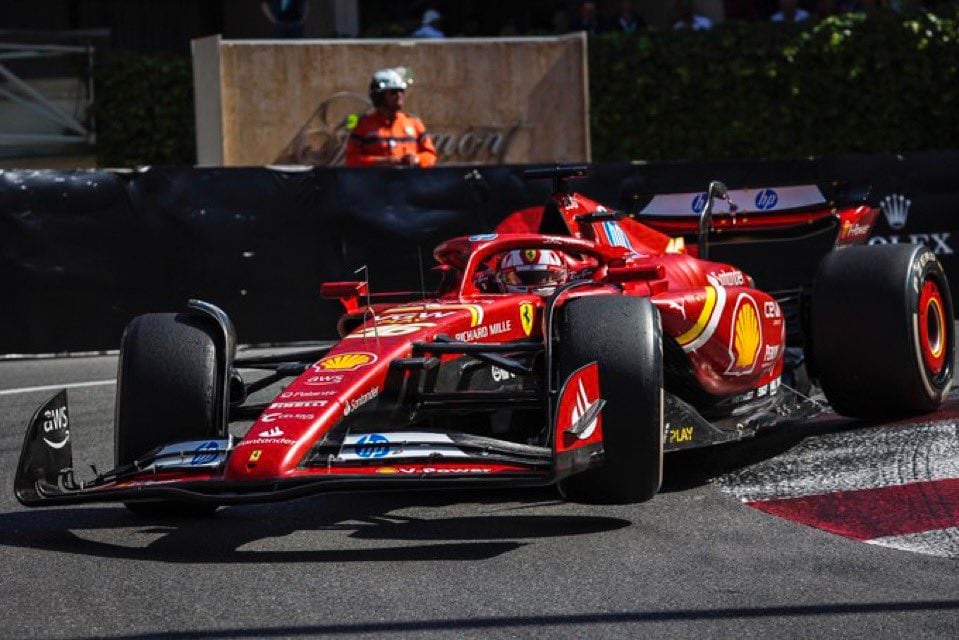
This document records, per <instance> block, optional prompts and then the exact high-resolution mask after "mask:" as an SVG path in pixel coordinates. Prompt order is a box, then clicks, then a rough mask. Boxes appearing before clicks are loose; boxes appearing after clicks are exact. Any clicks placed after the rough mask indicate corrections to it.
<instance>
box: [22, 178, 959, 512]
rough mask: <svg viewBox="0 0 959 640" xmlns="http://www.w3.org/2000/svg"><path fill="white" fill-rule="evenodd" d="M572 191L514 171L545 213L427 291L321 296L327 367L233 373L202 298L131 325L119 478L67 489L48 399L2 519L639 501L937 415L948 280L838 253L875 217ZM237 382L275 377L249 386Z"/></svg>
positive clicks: (442, 252) (928, 260)
mask: <svg viewBox="0 0 959 640" xmlns="http://www.w3.org/2000/svg"><path fill="white" fill-rule="evenodd" d="M583 171H584V168H582V167H572V168H570V167H557V168H555V169H545V170H532V171H530V172H528V173H529V174H530V175H531V177H533V178H549V179H552V180H553V183H554V187H553V194H552V195H551V196H550V197H549V199H548V201H547V203H546V205H545V207H542V208H537V209H535V210H523V211H519V212H516V214H514V215H512V216H510V217H509V218H507V219H506V220H505V221H504V222H503V223H502V224H501V225H500V226H499V227H498V229H497V232H496V233H489V234H482V235H474V236H470V237H459V238H454V239H451V240H449V241H447V242H444V243H442V244H441V245H440V246H439V247H437V248H436V250H435V251H434V257H435V258H436V260H437V262H438V263H439V266H438V267H437V268H438V269H439V271H440V272H441V273H442V276H443V278H442V281H441V283H440V285H439V287H438V290H436V291H434V292H431V293H429V294H422V295H412V294H410V293H408V292H407V293H395V294H389V293H379V294H374V293H372V292H370V290H369V287H368V282H360V281H357V282H352V281H351V282H328V283H325V284H323V286H322V295H324V296H325V297H327V298H332V299H339V300H340V301H341V302H342V305H343V307H344V310H345V312H344V314H343V315H342V317H341V318H340V320H339V322H338V326H337V329H338V332H339V335H340V336H341V339H340V340H339V341H338V342H336V343H335V344H331V345H329V346H325V347H324V348H322V349H311V350H308V351H301V352H298V353H292V354H291V353H287V354H284V355H280V356H268V357H249V358H245V359H239V358H237V357H236V348H235V344H236V338H235V334H234V330H233V327H232V325H231V322H230V320H229V318H228V317H227V316H226V314H225V313H223V312H222V311H221V310H220V309H218V308H217V307H215V306H214V305H212V304H209V303H205V302H201V301H191V302H190V303H189V305H188V308H187V309H186V310H185V311H183V312H180V313H164V314H148V315H143V316H139V317H137V318H135V319H134V320H133V321H132V322H131V323H130V324H129V326H128V327H127V329H126V331H125V333H124V335H123V339H122V344H121V349H120V356H119V366H118V368H119V370H118V384H117V399H116V423H115V439H116V442H115V445H116V453H115V457H116V459H115V468H113V469H112V470H111V471H107V472H105V473H97V472H96V470H94V473H95V476H94V477H92V478H90V479H88V480H85V481H79V480H78V479H76V477H75V474H74V468H73V467H74V464H73V459H72V453H71V431H72V429H71V424H70V418H69V411H68V408H67V395H66V391H61V392H60V393H58V394H56V395H55V396H54V397H53V398H51V399H50V400H49V401H47V402H46V403H44V404H43V405H42V406H41V407H40V408H39V409H38V411H37V412H36V414H35V415H34V417H33V419H32V420H31V422H30V424H29V427H28V429H27V432H26V436H25V439H24V444H23V450H22V452H21V457H20V462H19V466H18V469H17V473H16V479H15V490H16V495H17V498H18V499H19V500H20V502H21V503H23V504H24V505H27V506H44V505H59V504H66V503H77V502H88V501H119V502H123V503H125V504H126V505H127V506H128V507H129V508H131V509H132V510H134V511H137V512H145V513H153V514H156V513H171V512H175V513H191V514H195V513H203V512H208V511H212V510H213V509H215V508H216V507H217V506H219V505H228V504H238V503H250V502H262V501H272V500H282V499H287V498H295V497H300V496H306V495H311V494H316V493H321V492H328V491H359V490H407V489H414V488H415V489H424V488H460V487H502V486H517V487H518V486H536V485H551V484H558V485H559V487H560V490H561V491H562V493H563V495H565V496H566V497H567V498H569V499H572V500H577V501H585V502H595V503H634V502H641V501H645V500H649V499H650V498H652V497H653V496H654V495H655V494H656V492H657V491H658V489H659V487H660V483H661V477H662V468H663V454H664V452H670V451H678V450H682V449H689V448H694V447H702V446H706V445H712V444H717V443H724V442H729V441H733V440H737V439H741V438H744V437H747V436H750V435H753V434H755V433H756V432H757V431H759V430H761V429H766V428H770V427H773V426H775V425H780V424H783V423H786V422H788V421H795V420H798V419H802V418H805V417H808V416H810V415H813V414H814V413H816V412H819V411H822V410H824V408H825V406H826V405H825V402H826V401H828V403H829V404H830V405H832V407H833V409H834V410H835V411H837V412H838V413H840V414H843V415H846V416H854V417H873V416H896V415H905V414H915V413H921V412H928V411H931V410H933V409H935V408H936V407H937V406H938V405H939V404H940V402H941V401H942V398H943V395H944V393H945V392H946V391H947V390H948V389H949V387H950V384H951V381H952V376H953V359H954V355H955V349H956V344H955V335H954V332H953V324H952V318H953V307H952V301H951V298H950V293H949V286H948V283H947V282H946V277H945V274H944V273H943V269H942V266H941V265H940V264H939V262H938V260H937V259H936V257H935V256H934V255H933V253H932V252H931V251H929V250H928V249H926V248H925V247H922V246H913V245H899V246H896V245H888V246H850V245H861V244H862V243H863V242H864V241H865V239H866V238H867V237H868V235H869V230H870V228H871V226H872V224H873V222H874V220H875V217H876V213H877V212H876V210H874V209H871V208H870V207H869V206H866V205H864V204H861V203H859V204H856V203H852V204H848V203H847V204H839V203H838V202H835V201H827V200H826V199H825V198H824V199H823V202H822V203H819V204H816V205H815V206H811V207H804V206H798V207H794V208H792V209H785V210H778V211H775V212H772V213H767V214H764V213H763V212H762V211H760V210H759V209H757V210H755V211H751V212H746V211H737V210H736V208H735V206H733V203H731V202H730V197H729V196H730V193H729V192H728V191H727V189H726V188H725V187H724V186H723V185H722V184H721V183H718V182H714V183H712V184H711V185H710V188H709V191H708V192H706V193H705V194H698V195H697V196H696V202H697V204H696V208H697V210H698V214H696V215H691V216H686V217H683V216H675V215H671V214H669V215H666V214H664V215H660V216H657V215H656V214H655V211H649V210H648V209H649V207H647V210H646V211H644V212H643V213H642V215H640V216H638V217H639V218H641V219H642V220H644V222H642V223H641V222H639V221H637V220H636V219H635V217H630V216H626V215H624V214H623V213H620V212H616V211H611V210H608V209H606V208H605V207H603V206H602V205H600V204H599V203H597V202H594V201H592V200H590V199H588V198H586V197H583V196H581V195H578V194H575V193H572V192H571V191H570V190H569V188H568V186H569V185H568V182H569V180H570V179H571V178H574V177H576V176H580V175H583ZM786 189H788V188H782V191H783V192H785V190H786ZM766 191H769V190H768V189H767V190H766ZM817 193H819V192H817ZM757 198H758V196H757ZM757 202H758V200H757ZM720 209H722V210H720ZM760 209H761V207H760ZM667 213H668V212H667ZM687 241H688V242H687ZM737 256H738V257H739V258H740V259H741V262H735V263H733V262H732V261H731V260H730V261H727V260H726V259H727V258H736V257H737ZM756 256H760V258H762V259H757V258H756ZM747 263H748V264H752V265H753V267H755V271H756V272H755V273H751V272H747V271H746V270H744V269H743V267H742V264H747ZM734 264H738V265H739V266H734ZM770 265H772V267H770ZM789 271H792V274H791V275H788V274H787V275H783V274H784V272H789ZM754 278H755V279H754ZM757 280H758V282H757ZM253 369H260V370H266V371H267V372H268V373H266V374H265V377H260V378H258V379H256V380H252V381H249V380H244V378H243V377H242V375H241V372H246V373H243V375H246V376H248V377H249V376H250V374H249V373H248V372H249V371H250V370H253ZM285 380H289V383H288V384H286V386H282V387H281V390H280V391H278V392H277V393H276V394H275V397H273V398H272V400H271V401H269V402H265V403H263V402H260V403H254V402H251V401H250V400H248V398H249V397H250V396H252V395H254V394H255V393H256V392H262V391H263V390H265V389H269V388H270V387H271V385H277V383H280V382H281V381H285ZM250 420H252V421H253V422H252V426H250V427H249V428H248V429H247V431H246V434H245V435H244V436H242V437H237V436H236V435H234V434H232V433H231V430H230V425H231V423H236V422H240V421H250Z"/></svg>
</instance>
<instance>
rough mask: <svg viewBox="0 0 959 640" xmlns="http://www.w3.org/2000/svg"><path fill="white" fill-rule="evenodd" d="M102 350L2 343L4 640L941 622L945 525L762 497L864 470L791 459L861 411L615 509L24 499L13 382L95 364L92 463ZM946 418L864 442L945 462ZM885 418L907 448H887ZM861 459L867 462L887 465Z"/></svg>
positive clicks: (507, 634) (547, 633) (84, 447)
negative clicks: (866, 522) (804, 512)
mask: <svg viewBox="0 0 959 640" xmlns="http://www.w3.org/2000/svg"><path fill="white" fill-rule="evenodd" d="M115 366H116V358H115V357H113V356H99V357H89V358H70V359H60V360H30V361H6V362H0V485H2V487H3V490H2V492H0V614H2V615H0V637H3V638H33V637H39V638H145V637H161V638H175V639H180V638H183V639H186V638H233V637H258V638H281V637H282V638H287V637H289V638H301V637H315V636H329V637H377V638H382V637H387V636H390V637H402V638H406V637H423V636H429V637H447V638H464V637H481V638H516V637H521V638H555V637H618V638H635V637H647V636H658V637H684V638H685V637H697V638H731V637H732V638H763V639H766V638H770V637H775V638H791V637H793V638H810V637H828V638H898V637H908V638H951V639H954V638H957V637H959V559H956V558H955V557H949V556H950V555H951V554H952V553H954V551H955V548H956V547H955V546H953V543H954V542H955V541H956V540H957V539H959V535H956V534H955V533H953V532H952V531H953V530H951V529H950V528H949V527H948V526H945V527H942V526H940V527H939V528H942V529H943V532H944V533H943V534H942V535H944V536H945V538H944V540H942V539H940V540H939V541H938V542H937V543H935V544H932V545H931V546H930V545H927V546H926V548H925V553H915V552H909V551H903V550H900V549H895V548H890V547H887V546H882V544H881V542H882V541H881V540H880V541H879V542H878V543H877V544H864V543H863V540H865V539H867V538H869V536H868V535H867V536H863V535H859V536H849V533H848V532H846V533H845V534H844V536H845V537H844V536H840V535H836V534H834V533H830V532H827V531H824V530H822V529H821V528H814V527H811V526H805V525H803V524H797V522H794V521H791V520H788V519H784V518H782V517H777V516H776V515H770V513H771V512H772V511H775V510H774V509H767V510H763V509H762V508H761V507H763V506H765V507H768V506H769V505H768V504H765V503H766V501H769V500H772V501H774V502H776V503H777V504H779V503H784V504H790V505H792V504H794V502H790V500H793V499H795V498H797V497H798V496H800V495H807V494H809V493H810V492H811V493H816V491H815V490H814V489H815V488H816V487H817V486H819V485H818V484H817V483H819V482H822V483H824V484H823V485H822V486H823V487H826V488H825V489H824V490H825V491H831V490H834V489H835V488H836V487H837V486H839V487H847V488H849V489H850V490H851V491H853V492H854V493H855V492H857V491H861V490H866V491H868V490H871V489H869V488H868V487H867V488H865V489H864V485H863V483H864V482H866V481H865V480H863V478H865V477H867V476H869V474H868V473H867V472H865V471H862V472H860V473H854V472H851V471H848V469H847V466H848V464H849V461H850V457H849V456H848V455H847V456H843V455H839V454H835V453H834V454H832V457H830V456H829V455H827V456H825V457H821V458H818V459H817V460H819V462H817V463H816V464H815V465H811V466H810V465H806V466H805V467H803V466H802V465H798V467H797V461H801V460H803V459H805V458H806V457H807V456H810V455H812V453H810V452H814V451H816V450H821V449H823V448H826V449H829V451H835V448H830V447H828V446H827V445H828V444H829V443H830V442H835V443H838V444H840V445H843V446H848V445H849V443H850V442H855V441H856V440H857V436H859V435H860V434H865V433H869V430H870V428H871V427H870V426H869V425H863V424H859V423H853V422H850V421H845V420H840V419H837V418H834V417H833V418H829V417H826V418H820V419H818V420H813V421H810V422H807V423H804V424H801V425H796V426H794V427H792V428H790V429H788V430H780V431H777V432H774V433H771V434H767V435H765V436H762V437H760V438H757V439H755V440H752V441H747V442H744V443H740V444H736V445H731V446H726V447H722V448H719V449H714V450H707V451H703V452H692V453H687V454H682V455H675V456H673V457H671V458H668V459H667V472H666V483H665V486H664V489H663V492H662V493H661V494H660V495H659V496H657V497H656V498H655V499H654V500H653V501H651V502H649V503H646V504H643V505H637V506H627V507H623V506H612V507H605V506H604V507H595V506H583V505H576V504H569V503H564V502H561V501H559V500H558V499H557V498H556V496H555V495H554V494H553V493H552V492H551V491H547V490H541V491H523V492H510V491H497V492H495V493H488V492H487V493H476V492H459V493H455V494H452V493H441V494H426V493H406V494H391V495H361V496H355V495H354V496H345V495H328V496H318V497H313V498H308V499H303V500H299V501H295V502H289V503H281V504H272V505H266V506H242V507H232V508H229V509H221V510H220V511H219V512H218V513H217V515H216V516H214V517H212V518H207V519H201V520H149V519H146V520H145V519H142V518H139V517H136V516H134V515H132V514H129V513H128V512H127V511H126V510H125V509H123V508H122V507H119V506H112V505H103V506H100V505H90V506H79V507H60V508H54V509H26V508H24V507H21V506H20V505H19V504H18V503H17V502H16V500H15V499H14V497H13V491H12V485H13V475H14V470H15V467H16V462H17V456H18V454H19V449H20V445H21V441H22V437H23V432H24V429H25V428H26V423H27V421H28V420H29V418H30V416H31V414H32V412H33V410H34V409H35V408H36V407H37V405H39V404H40V403H41V402H42V401H43V400H44V399H46V398H47V397H48V396H50V395H52V394H53V390H29V388H31V387H36V386H44V385H62V384H68V383H78V382H86V383H89V382H93V383H99V384H88V385H86V386H79V387H74V388H71V389H70V407H71V434H72V437H73V448H74V457H75V463H76V466H77V468H78V469H80V470H81V471H82V469H84V468H86V466H87V465H88V464H97V465H98V466H99V467H100V468H101V469H102V468H104V467H107V466H109V464H110V462H111V461H112V420H113V394H114V387H113V385H112V383H110V382H101V381H110V380H111V379H112V378H113V377H114V375H115ZM25 388H26V389H28V390H24V389H25ZM955 415H959V401H954V402H952V403H950V404H949V405H947V410H946V411H945V412H943V413H942V414H940V415H938V416H933V417H932V418H931V419H927V420H925V421H924V422H922V423H921V424H915V425H910V424H907V425H898V428H899V431H897V432H896V435H889V436H888V437H887V436H885V435H884V436H882V437H875V438H872V439H871V440H870V447H879V448H880V449H882V447H884V446H887V445H884V444H883V443H887V444H888V442H891V443H893V444H888V446H889V447H891V449H890V450H889V452H887V453H888V455H893V456H895V455H896V452H897V451H907V452H909V455H910V456H911V457H912V459H913V461H915V460H919V459H922V460H923V461H924V462H923V463H924V464H925V467H923V465H920V464H918V463H915V462H914V463H912V464H911V465H910V464H899V466H895V465H894V466H895V468H894V470H893V472H891V473H892V474H893V480H899V481H901V482H899V484H902V483H903V482H906V483H908V482H910V481H911V480H914V479H915V477H918V476H917V475H916V474H919V476H921V475H922V473H925V471H923V468H926V469H931V471H929V473H931V474H932V475H936V474H939V475H942V474H943V473H944V472H942V468H943V464H945V465H947V466H948V464H949V462H948V460H949V456H950V455H953V454H952V453H951V452H952V451H953V450H952V449H949V447H950V446H951V444H950V443H951V440H950V433H952V434H953V435H956V434H959V431H956V429H957V427H956V423H957V422H959V419H956V418H955V417H954V416H955ZM949 425H952V428H953V431H952V432H950V431H949ZM894 427H896V425H893V426H892V427H879V429H886V430H887V431H885V432H882V433H892V432H891V431H888V430H889V429H892V428H894ZM876 433H880V432H879V431H876ZM903 433H906V434H911V435H914V437H909V436H907V437H906V438H905V440H908V441H909V442H911V443H918V444H913V445H910V446H909V447H905V448H904V447H903V440H904V438H903V437H902V434H903ZM930 434H932V435H930ZM929 437H931V438H932V440H930V443H931V444H930V445H929V447H928V448H927V449H928V450H927V451H926V453H924V454H923V455H922V456H920V455H918V454H917V453H916V452H917V451H920V450H924V449H923V447H924V446H925V445H923V444H922V442H923V439H924V438H929ZM887 441H888V442H887ZM943 443H945V444H943ZM943 447H945V449H943ZM929 451H931V452H932V453H928V452H929ZM936 452H938V453H936ZM935 455H939V456H940V457H939V458H937V459H936V460H937V461H935V462H934V463H929V460H930V459H931V458H930V456H932V457H935ZM870 456H872V457H870ZM923 456H925V457H923ZM943 456H945V457H943ZM887 457H888V456H887ZM865 459H866V466H865V467H863V468H864V469H865V468H869V467H872V466H876V465H880V466H881V465H882V464H884V463H883V462H882V461H881V460H882V456H881V455H880V456H879V457H878V458H877V457H876V454H875V453H871V454H869V455H867V456H866V458H865ZM877 460H879V462H877ZM886 462H887V463H888V460H887V461H886ZM797 468H802V469H803V470H802V471H801V472H798V471H797ZM810 469H811V470H810ZM844 469H846V471H844ZM909 474H912V475H909ZM874 475H875V474H874ZM879 475H880V479H882V477H884V476H882V474H879ZM946 475H948V473H946ZM923 477H924V476H923ZM764 478H765V479H764ZM937 478H938V476H937ZM940 479H941V478H940ZM885 480H886V481H888V480H889V478H885ZM846 481H848V483H847V484H843V483H844V482H846ZM930 481H933V482H936V481H938V480H937V479H936V478H930ZM830 483H831V484H830ZM874 484H875V483H874ZM886 484H892V485H896V484H897V483H896V482H891V483H890V482H886ZM810 486H811V487H812V488H813V490H812V491H810V490H809V487H810ZM870 486H873V485H870ZM908 486H912V485H908ZM893 490H894V491H896V490H895V489H893ZM855 495H856V496H860V494H859V493H855ZM867 497H868V494H867ZM744 500H745V501H746V502H743V501H744ZM784 501H785V502H784ZM883 504H886V503H883ZM910 504H912V503H910ZM750 505H752V506H756V507H757V508H751V507H750ZM757 505H758V506H757ZM900 506H901V505H900ZM941 506H942V505H940V507H941ZM907 507H908V505H907ZM950 508H951V509H952V511H951V514H952V516H953V517H955V516H956V512H955V509H956V506H955V503H952V504H951V507H950V506H949V505H948V504H947V505H946V506H945V509H946V515H947V516H948V515H949V513H950V512H949V511H948V509H950ZM907 510H908V509H907ZM834 511H835V509H834ZM927 511H928V509H927ZM940 511H941V509H940ZM838 513H839V514H840V516H841V514H842V513H846V511H844V509H842V508H840V509H839V511H838ZM780 515H782V514H780ZM787 515H788V514H787ZM794 515H795V514H794ZM820 515H821V514H820ZM927 515H928V514H927ZM940 515H941V513H940ZM900 516H902V514H900ZM833 517H834V518H835V517H838V516H837V515H836V513H833ZM902 517H907V518H908V517H909V514H908V513H907V514H906V515H905V516H902ZM793 519H794V520H795V519H796V518H793ZM820 519H821V518H820ZM840 519H841V518H840ZM799 520H800V521H802V518H799ZM946 520H948V517H947V518H946ZM937 522H938V525H943V524H945V525H948V524H949V523H948V522H945V523H943V522H941V521H937ZM807 524H815V525H816V526H822V522H807ZM933 524H935V523H933ZM873 533H876V532H873ZM880 533H881V532H880ZM906 535H907V536H908V535H910V534H906ZM897 539H905V538H902V536H899V537H898V538H897ZM910 539H911V538H910ZM936 544H938V545H939V546H936ZM900 546H902V545H900ZM907 546H908V545H907ZM931 553H939V555H931Z"/></svg>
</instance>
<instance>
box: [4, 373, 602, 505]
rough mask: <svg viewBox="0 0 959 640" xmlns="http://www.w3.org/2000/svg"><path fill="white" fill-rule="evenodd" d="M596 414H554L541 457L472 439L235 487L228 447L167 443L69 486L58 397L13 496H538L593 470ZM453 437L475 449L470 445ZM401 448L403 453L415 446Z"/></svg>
mask: <svg viewBox="0 0 959 640" xmlns="http://www.w3.org/2000/svg"><path fill="white" fill-rule="evenodd" d="M584 376H589V377H591V378H592V379H594V380H597V379H598V374H597V366H596V363H591V364H589V365H586V366H585V367H583V368H582V369H580V370H579V371H577V372H575V373H574V374H573V375H571V376H570V377H569V379H568V380H567V381H566V384H565V385H564V386H563V389H562V391H561V392H560V396H559V399H560V401H559V402H558V404H557V406H560V407H562V406H564V405H565V404H570V403H571V402H574V401H575V396H576V389H577V388H578V386H577V384H574V383H579V381H580V379H581V378H582V377H584ZM567 396H569V398H567ZM602 405H603V402H602V400H599V401H598V402H596V403H594V406H593V408H592V410H591V411H588V412H586V414H584V415H580V416H578V418H574V419H572V420H570V419H569V416H567V418H566V420H564V419H563V418H562V415H563V413H562V412H561V411H556V415H555V416H553V419H552V421H551V437H550V440H551V445H550V446H549V447H533V446H528V445H517V444H516V443H512V442H508V441H500V440H494V439H491V438H479V439H480V440H482V441H483V446H481V447H476V446H474V447H471V448H469V449H467V453H466V455H463V456H458V457H456V458H455V459H446V460H444V459H442V458H440V459H437V458H435V456H429V455H428V454H426V455H425V456H424V458H422V459H416V458H412V459H410V458H402V459H401V460H399V461H393V460H390V459H386V460H385V461H383V462H369V461H368V462H364V463H362V464H356V463H355V462H350V463H342V464H331V465H329V466H323V467H319V468H317V467H300V468H298V469H297V470H296V472H295V473H293V474H291V475H289V476H285V477H277V478H270V479H267V480H257V481H235V480H229V479H225V478H224V477H223V475H222V472H223V469H224V467H225V463H226V460H227V459H228V457H229V456H231V455H234V454H235V453H236V451H237V450H236V449H235V448H234V440H233V438H230V439H224V440H212V439H211V440H197V441H190V442H181V443H171V444H169V445H166V446H163V447H160V448H158V449H157V450H155V451H153V452H151V453H150V454H148V455H146V456H144V457H143V458H142V459H140V460H137V461H136V462H134V463H132V464H130V465H125V466H122V467H118V468H116V469H113V470H111V471H108V472H106V473H102V474H101V473H96V469H95V468H94V473H95V477H94V478H92V479H91V480H88V481H78V480H77V479H76V477H75V473H74V462H73V453H72V444H71V439H72V433H71V429H70V422H69V407H68V402H67V392H66V390H62V391H60V392H59V393H57V394H56V395H54V396H53V397H52V398H50V399H49V400H48V401H47V402H45V403H44V404H43V405H41V406H40V408H39V409H37V411H36V413H35V414H34V416H33V418H32V419H31V421H30V424H29V426H28V428H27V431H26V435H25V436H24V442H23V448H22V450H21V453H20V461H19V464H18V465H17V473H16V478H15V481H14V490H15V493H16V496H17V499H18V500H19V501H20V503H21V504H23V505H25V506H29V507H34V506H48V505H50V506H52V505H62V504H76V503H84V502H139V501H156V500H171V501H181V502H192V503H210V504H220V505H231V504H248V503H259V502H274V501H280V500H289V499H293V498H301V497H304V496H309V495H314V494H319V493H331V492H348V491H349V492H353V491H407V490H410V489H465V488H503V487H534V486H545V485H550V484H554V483H556V482H558V481H560V480H562V479H563V478H565V477H567V476H570V475H572V474H574V473H579V472H581V471H585V470H587V469H589V468H592V467H595V466H597V465H599V464H602V461H603V441H602V425H601V420H600V419H599V417H600V411H601V409H602ZM587 424H589V425H590V426H591V428H590V430H589V431H590V437H589V438H587V439H581V438H582V433H584V432H585V426H586V425H587ZM409 435H410V436H414V435H417V434H409ZM418 435H420V436H423V435H429V434H422V433H420V434H418ZM434 435H435V434H434ZM443 435H445V436H449V435H451V434H449V433H443ZM453 435H455V434H453ZM461 435H462V436H463V437H464V438H469V439H471V440H473V441H476V440H477V437H476V436H470V435H467V434H461ZM425 440H430V438H426V439H425ZM403 444H404V445H405V446H406V447H407V448H412V447H413V445H417V444H423V443H417V442H404V443H403Z"/></svg>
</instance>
